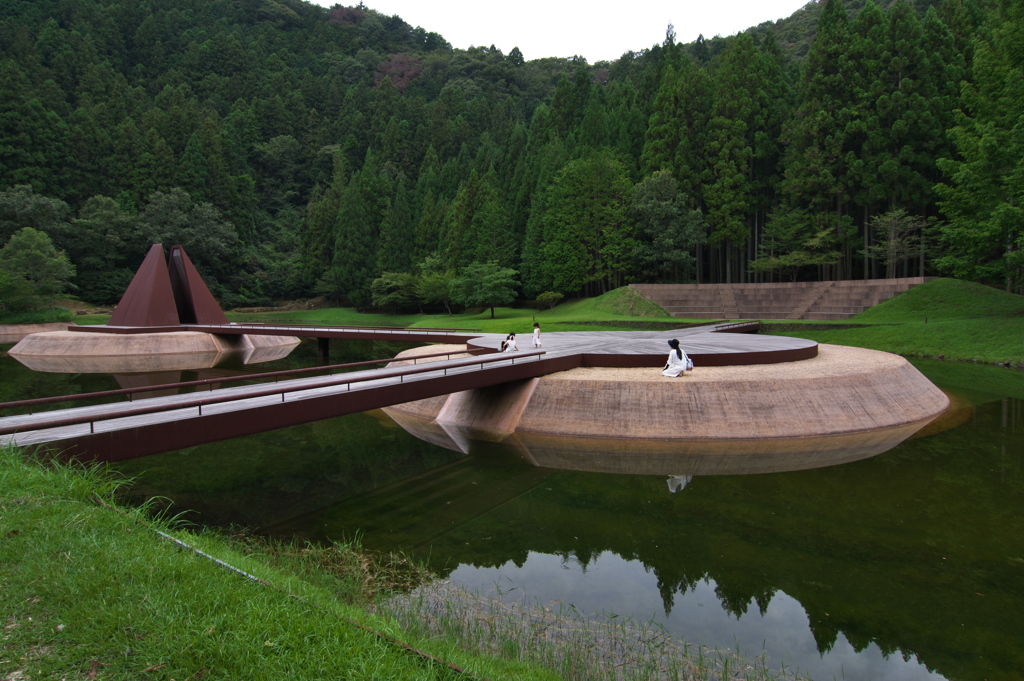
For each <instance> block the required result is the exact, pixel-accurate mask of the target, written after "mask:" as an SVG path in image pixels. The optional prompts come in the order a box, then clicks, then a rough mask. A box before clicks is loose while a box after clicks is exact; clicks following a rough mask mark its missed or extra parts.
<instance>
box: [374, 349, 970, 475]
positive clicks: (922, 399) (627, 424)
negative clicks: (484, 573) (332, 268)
mask: <svg viewBox="0 0 1024 681" xmlns="http://www.w3.org/2000/svg"><path fill="white" fill-rule="evenodd" d="M431 350H432V351H434V352H436V351H437V347H436V346H434V347H432V348H431ZM422 352H424V350H423V349H420V348H417V349H416V350H411V351H407V353H403V355H400V357H402V356H408V355H409V354H413V353H415V354H422ZM949 404H950V402H949V399H948V397H947V396H946V395H945V394H944V393H943V392H942V391H941V390H939V389H938V388H936V387H935V385H933V384H932V383H931V382H930V381H929V380H928V379H927V378H925V377H924V376H923V375H922V374H921V373H920V372H919V371H918V370H917V369H915V368H914V367H913V365H911V364H910V363H909V362H907V361H906V360H905V359H904V358H902V357H899V356H898V355H893V354H889V353H885V352H878V351H875V350H866V349H862V348H850V347H845V346H836V345H821V346H819V348H818V356H817V357H815V358H813V359H808V360H803V361H799V362H787V363H781V364H767V365H764V364H762V365H753V366H725V367H698V368H697V369H695V370H694V371H692V372H689V373H687V374H686V375H685V376H683V377H680V378H666V377H663V376H661V374H660V372H659V371H658V370H656V369H655V370H652V369H633V368H630V369H622V368H594V367H583V368H579V369H573V370H571V371H565V372H560V373H557V374H551V375H549V376H544V377H541V378H537V379H531V380H528V381H520V382H517V383H514V384H506V385H503V386H493V387H491V388H486V389H479V390H472V391H467V392H465V393H456V394H453V395H447V396H441V397H437V398H432V399H429V400H420V401H418V402H411V403H406V404H401V405H396V406H394V407H389V408H386V409H385V411H386V412H387V413H388V414H390V415H391V416H392V418H394V419H395V420H396V421H397V422H398V423H399V424H400V425H402V426H403V427H405V428H406V430H409V431H410V432H412V433H413V434H414V435H417V436H419V437H421V438H423V439H427V440H430V441H433V442H435V443H436V444H440V445H442V446H446V447H449V448H457V449H461V450H463V451H468V449H469V447H470V445H471V443H472V442H473V441H490V442H504V443H506V444H509V445H511V446H514V447H516V448H517V449H519V450H520V451H521V452H522V454H523V455H524V456H526V457H527V458H529V459H531V460H532V461H533V462H534V463H536V464H537V465H542V466H551V467H556V468H572V469H580V470H599V471H606V472H635V473H641V472H645V473H659V474H661V473H664V474H679V473H691V474H709V473H714V474H725V473H730V472H731V473H750V472H771V471H777V470H796V469H801V468H812V467H816V466H823V465H833V464H836V463H843V462H846V461H852V460H857V459H861V458H865V457H868V456H874V455H875V454H879V453H881V452H883V451H886V450H887V449H890V448H892V447H894V446H895V445H896V444H898V443H899V442H901V441H902V440H904V439H906V438H908V437H910V436H911V435H913V434H914V433H915V432H916V431H918V430H919V429H921V428H922V427H924V426H925V425H927V424H928V423H929V422H930V421H931V420H932V419H934V418H935V417H936V416H938V415H940V414H942V413H943V412H944V411H945V410H946V409H947V407H948V406H949ZM723 455H728V456H727V457H726V458H727V459H728V461H726V459H723Z"/></svg>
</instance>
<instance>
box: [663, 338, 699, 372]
mask: <svg viewBox="0 0 1024 681" xmlns="http://www.w3.org/2000/svg"><path fill="white" fill-rule="evenodd" d="M668 346H669V347H670V348H671V350H669V352H668V363H666V364H665V370H664V371H662V372H661V375H662V376H669V377H677V376H682V375H683V372H684V371H687V370H689V369H693V362H691V361H690V358H689V357H687V356H686V353H685V352H683V351H682V349H681V348H680V347H679V341H678V340H677V339H675V338H673V339H672V340H670V341H669V342H668Z"/></svg>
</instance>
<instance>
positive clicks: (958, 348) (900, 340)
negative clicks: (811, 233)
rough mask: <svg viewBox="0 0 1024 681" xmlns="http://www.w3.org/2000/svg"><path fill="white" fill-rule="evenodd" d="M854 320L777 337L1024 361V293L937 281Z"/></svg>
mask: <svg viewBox="0 0 1024 681" xmlns="http://www.w3.org/2000/svg"><path fill="white" fill-rule="evenodd" d="M808 324H815V325H816V326H820V322H817V323H814V322H808ZM850 324H851V325H858V327H859V328H851V327H849V326H847V325H844V324H834V325H832V326H833V327H834V328H830V329H820V328H815V329H813V330H812V329H807V330H803V329H796V330H787V331H781V332H778V335H783V336H797V337H800V338H810V339H812V340H816V341H818V342H819V343H834V344H837V345H853V346H857V347H862V348H872V349H875V350H884V351H886V352H894V353H897V354H902V355H908V356H914V357H941V358H943V359H958V360H967V361H978V362H984V363H988V364H997V363H1003V364H1006V363H1010V362H1012V363H1014V364H1016V363H1018V362H1021V361H1024V297H1021V296H1018V295H1014V294H1011V293H1005V292H1003V291H999V290H996V289H993V288H990V287H988V286H982V285H981V284H974V283H971V282H965V281H959V280H957V279H935V280H933V281H930V282H928V283H926V284H922V285H920V286H916V287H914V288H912V289H911V290H909V291H907V292H906V293H904V294H902V295H899V296H896V297H895V298H892V299H891V300H887V301H886V302H884V303H881V304H879V305H876V306H875V307H872V308H871V309H868V310H865V311H864V312H862V313H861V314H859V315H857V316H856V317H853V318H852V319H851V320H850ZM860 325H864V326H860ZM790 328H792V327H790Z"/></svg>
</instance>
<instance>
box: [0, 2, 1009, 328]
mask: <svg viewBox="0 0 1024 681" xmlns="http://www.w3.org/2000/svg"><path fill="white" fill-rule="evenodd" d="M567 30H569V29H567ZM609 30H614V23H613V22H611V21H610V22H609ZM1022 159H1024V0H941V2H934V1H932V2H930V1H927V0H917V1H915V2H911V1H909V0H896V1H895V2H884V1H883V2H881V4H876V2H873V1H872V0H847V1H846V2H843V1H842V0H826V1H824V2H810V3H808V5H806V6H805V7H804V8H803V9H801V10H799V11H798V12H797V13H795V14H794V15H793V16H792V17H789V18H788V19H784V20H781V21H779V22H767V23H765V24H762V25H760V26H755V27H752V28H751V29H750V30H748V31H746V32H743V33H741V34H738V35H736V36H729V37H724V38H723V37H720V36H716V37H714V38H712V39H707V40H705V39H704V38H700V39H698V40H697V41H696V42H695V43H691V44H681V43H679V42H678V41H677V40H676V36H675V32H674V29H673V27H672V26H668V27H667V30H666V34H665V36H664V40H663V41H662V42H660V43H659V44H654V45H652V46H651V47H648V48H644V49H639V50H638V51H636V52H627V53H626V54H624V55H622V57H621V58H619V59H617V60H615V61H612V62H599V63H597V64H588V63H587V62H586V60H584V59H582V58H580V57H573V58H556V57H551V58H545V59H538V60H531V61H526V60H524V58H523V55H522V54H521V52H520V51H519V50H518V49H513V50H512V51H511V52H509V53H508V54H503V53H502V52H501V51H500V50H497V49H495V48H494V47H490V48H484V47H472V48H469V49H466V50H462V49H453V48H452V47H451V45H449V44H448V43H447V42H446V41H445V39H444V38H443V37H442V36H441V35H438V34H437V33H432V32H429V31H428V30H426V29H424V28H420V27H416V28H413V27H411V26H410V25H408V24H407V23H406V22H404V21H403V20H402V19H401V18H400V17H398V16H385V15H383V14H381V13H379V12H376V11H375V10H373V9H372V8H370V7H367V6H365V5H363V4H360V5H358V6H355V7H346V6H341V5H335V6H333V7H330V8H326V7H320V6H317V5H313V4H311V3H308V2H305V1H303V0H33V1H32V2H27V1H21V2H18V1H7V2H3V3H0V244H2V245H3V248H2V250H0V307H5V308H7V309H16V308H30V307H31V306H33V305H38V304H40V301H41V300H44V299H46V298H47V297H49V298H53V297H54V296H56V295H57V294H60V293H71V294H73V295H76V296H78V297H79V298H80V299H82V300H84V301H88V302H90V303H93V304H113V303H116V302H117V300H118V299H119V297H120V295H121V294H122V293H123V291H124V289H125V287H126V286H127V284H128V282H129V281H130V279H131V277H132V275H133V274H134V272H135V270H136V268H137V267H138V265H139V264H140V263H141V261H142V258H143V257H144V255H145V254H146V252H147V250H148V248H149V245H150V244H152V243H163V244H164V245H165V246H167V247H169V246H170V245H172V244H181V245H182V246H184V248H185V250H186V251H187V252H188V254H189V256H190V257H191V259H192V260H193V262H194V263H195V264H196V266H197V268H198V269H199V271H200V272H202V273H203V276H204V278H205V279H206V280H207V282H208V284H209V285H210V288H211V290H213V292H214V293H215V295H216V296H217V297H218V298H219V299H220V300H221V302H222V304H223V305H224V306H225V307H238V306H253V305H267V304H271V303H273V301H277V300H282V299H295V298H304V297H311V296H317V295H322V296H326V297H327V298H329V299H330V300H332V301H335V302H338V303H341V304H348V305H353V306H357V307H362V306H367V305H371V304H377V305H385V304H386V305H390V306H394V307H397V308H403V307H404V308H417V307H419V308H421V309H423V308H424V307H432V308H435V309H438V308H441V307H447V308H449V309H451V306H452V305H471V304H493V303H495V302H498V303H507V302H511V301H512V300H513V299H515V298H517V297H518V298H520V299H526V300H533V299H537V298H539V297H540V298H542V299H543V297H544V296H546V297H547V299H554V298H557V297H560V296H579V295H593V294H597V293H601V292H603V291H606V290H608V289H610V288H614V287H617V286H621V285H623V284H626V283H630V282H695V281H696V282H760V281H765V282H767V281H787V280H816V279H858V278H878V277H894V276H918V275H932V274H942V275H946V276H954V277H958V278H962V279H969V280H973V281H979V282H983V283H986V284H990V285H993V286H998V287H1000V288H1005V290H1008V291H1013V292H1017V293H1020V292H1022V290H1024V270H1022V265H1024V213H1022V210H1024V208H1022V206H1024V160H1022ZM482 291H491V292H494V291H502V293H500V294H493V295H497V296H498V298H500V299H498V300H495V299H493V295H492V299H491V300H489V301H488V300H478V298H480V296H481V292H482ZM489 295H490V294H489Z"/></svg>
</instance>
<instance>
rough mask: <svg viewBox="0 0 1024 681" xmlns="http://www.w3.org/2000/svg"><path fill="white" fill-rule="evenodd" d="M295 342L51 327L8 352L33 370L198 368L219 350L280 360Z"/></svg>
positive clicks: (205, 365) (210, 363)
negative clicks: (82, 330)
mask: <svg viewBox="0 0 1024 681" xmlns="http://www.w3.org/2000/svg"><path fill="white" fill-rule="evenodd" d="M298 344H299V340H298V339H297V338H289V337H283V336H256V335H252V336H248V335H247V336H238V337H221V336H215V335H213V334H209V333H204V332H200V331H176V332H171V333H137V334H103V333H77V332H74V331H51V332H46V333H33V334H31V335H28V336H26V337H25V338H23V339H22V340H21V341H19V342H18V344H17V345H15V346H14V347H13V348H11V349H10V350H9V351H8V354H9V355H11V356H12V357H14V358H15V359H16V360H18V361H19V362H21V363H22V364H24V365H25V366H26V367H28V368H29V369H32V370H33V371H42V372H49V373H120V372H137V371H169V370H181V369H202V368H208V367H212V366H214V365H215V364H216V363H217V362H218V361H219V360H220V359H221V358H222V357H223V355H225V354H228V353H240V354H242V355H243V361H245V362H246V363H257V362H267V361H271V360H274V359H280V358H281V357H283V356H285V355H287V354H288V353H289V352H291V350H292V349H293V348H294V347H295V346H296V345H298Z"/></svg>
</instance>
